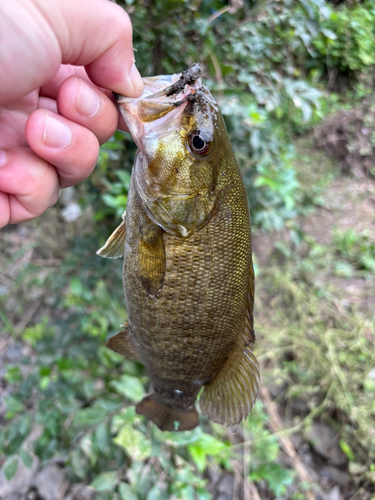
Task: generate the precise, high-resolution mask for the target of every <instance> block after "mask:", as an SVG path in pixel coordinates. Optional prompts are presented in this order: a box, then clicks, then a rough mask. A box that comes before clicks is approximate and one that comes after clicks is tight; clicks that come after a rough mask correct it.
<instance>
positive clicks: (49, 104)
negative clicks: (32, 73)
mask: <svg viewBox="0 0 375 500" xmlns="http://www.w3.org/2000/svg"><path fill="white" fill-rule="evenodd" d="M38 108H39V109H48V110H49V111H52V113H58V110H57V102H56V101H55V99H50V98H49V97H39V100H38Z"/></svg>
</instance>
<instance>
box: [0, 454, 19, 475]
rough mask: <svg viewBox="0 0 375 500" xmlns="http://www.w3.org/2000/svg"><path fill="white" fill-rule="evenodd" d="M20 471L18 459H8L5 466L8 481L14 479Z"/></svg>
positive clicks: (12, 457)
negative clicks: (18, 470)
mask: <svg viewBox="0 0 375 500" xmlns="http://www.w3.org/2000/svg"><path fill="white" fill-rule="evenodd" d="M17 469H18V458H17V457H16V456H14V455H13V456H11V457H8V458H7V459H6V461H5V464H4V465H3V471H4V474H5V477H6V478H7V480H8V481H10V480H11V479H12V477H13V476H14V475H15V473H16V472H17Z"/></svg>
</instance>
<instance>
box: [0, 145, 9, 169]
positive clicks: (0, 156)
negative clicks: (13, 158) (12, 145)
mask: <svg viewBox="0 0 375 500" xmlns="http://www.w3.org/2000/svg"><path fill="white" fill-rule="evenodd" d="M6 162H7V154H6V151H4V150H3V149H0V167H2V166H3V165H5V164H6Z"/></svg>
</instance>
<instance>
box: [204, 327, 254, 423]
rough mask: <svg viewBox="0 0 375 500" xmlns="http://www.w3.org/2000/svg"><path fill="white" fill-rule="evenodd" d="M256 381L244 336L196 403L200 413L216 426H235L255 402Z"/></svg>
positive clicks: (251, 351) (246, 338)
mask: <svg viewBox="0 0 375 500" xmlns="http://www.w3.org/2000/svg"><path fill="white" fill-rule="evenodd" d="M259 380H260V376H259V366H258V361H257V360H256V358H255V356H254V354H253V348H252V343H251V339H250V338H249V337H248V335H247V334H246V333H244V334H243V336H242V337H241V339H240V342H239V343H238V345H237V347H236V348H235V349H234V350H233V351H232V353H231V355H230V356H229V358H228V361H227V362H226V364H225V365H224V368H223V369H222V370H221V371H220V372H219V374H218V375H217V376H216V378H214V380H213V381H212V382H210V383H208V384H207V385H205V386H204V388H203V392H202V395H201V398H200V400H199V406H200V408H201V410H202V413H203V414H204V415H206V416H207V417H208V418H209V419H210V420H213V421H214V422H217V423H218V424H223V425H235V424H238V423H239V422H241V420H242V419H244V418H246V417H247V415H248V414H249V413H250V411H251V408H252V407H253V405H254V403H255V399H256V396H257V393H258V388H259Z"/></svg>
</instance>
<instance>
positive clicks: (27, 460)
mask: <svg viewBox="0 0 375 500" xmlns="http://www.w3.org/2000/svg"><path fill="white" fill-rule="evenodd" d="M20 457H21V458H22V462H23V463H24V464H25V465H26V467H28V468H29V469H31V466H32V465H33V461H34V457H33V455H32V454H31V453H29V452H28V451H27V450H26V448H21V450H20Z"/></svg>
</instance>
